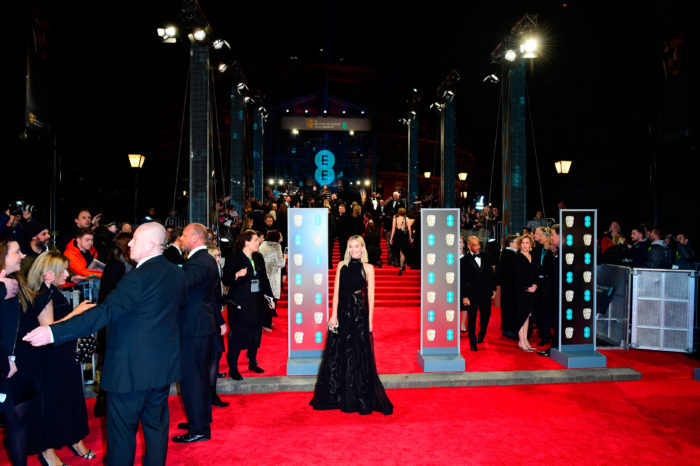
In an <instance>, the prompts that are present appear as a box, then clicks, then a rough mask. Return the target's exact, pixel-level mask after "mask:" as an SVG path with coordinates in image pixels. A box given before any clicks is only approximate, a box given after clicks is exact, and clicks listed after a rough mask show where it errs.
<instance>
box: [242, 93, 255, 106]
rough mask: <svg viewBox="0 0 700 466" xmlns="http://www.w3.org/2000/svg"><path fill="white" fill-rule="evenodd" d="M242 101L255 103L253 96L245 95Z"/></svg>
mask: <svg viewBox="0 0 700 466" xmlns="http://www.w3.org/2000/svg"><path fill="white" fill-rule="evenodd" d="M243 102H244V103H246V104H252V103H255V100H253V98H252V97H251V96H249V95H247V96H245V97H243Z"/></svg>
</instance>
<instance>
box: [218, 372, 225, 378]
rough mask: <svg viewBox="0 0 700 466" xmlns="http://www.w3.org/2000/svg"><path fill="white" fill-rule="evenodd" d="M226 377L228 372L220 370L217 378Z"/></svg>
mask: <svg viewBox="0 0 700 466" xmlns="http://www.w3.org/2000/svg"><path fill="white" fill-rule="evenodd" d="M224 377H226V372H219V373H218V374H216V378H217V379H223V378H224Z"/></svg>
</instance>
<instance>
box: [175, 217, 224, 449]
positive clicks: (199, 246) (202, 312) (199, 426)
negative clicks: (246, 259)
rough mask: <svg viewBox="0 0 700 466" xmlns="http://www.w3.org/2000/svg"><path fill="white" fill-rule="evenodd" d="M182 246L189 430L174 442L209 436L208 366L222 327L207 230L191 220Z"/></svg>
mask: <svg viewBox="0 0 700 466" xmlns="http://www.w3.org/2000/svg"><path fill="white" fill-rule="evenodd" d="M182 247H183V248H184V249H185V250H186V251H188V252H189V255H188V259H187V261H186V262H185V263H184V264H182V270H183V271H184V272H185V289H186V291H185V299H184V300H183V301H182V305H181V307H180V347H181V351H182V352H181V356H182V370H183V374H182V380H180V393H181V394H182V404H183V405H184V406H185V414H187V424H186V425H185V424H180V425H178V427H181V428H187V430H188V433H187V434H185V435H178V436H175V437H173V442H176V443H192V442H200V441H205V440H209V439H211V388H210V387H211V385H210V381H209V368H210V366H211V360H212V358H213V357H214V352H213V349H214V337H215V336H216V334H217V333H219V332H220V331H225V326H223V327H222V328H220V327H219V326H218V325H217V324H216V316H215V310H214V308H213V303H214V302H216V290H217V283H218V280H219V268H218V267H217V265H216V260H215V259H214V258H213V257H212V256H211V255H210V254H209V253H208V252H207V229H206V227H205V226H204V225H201V224H199V223H190V224H189V225H187V226H186V227H185V229H184V231H183V232H182Z"/></svg>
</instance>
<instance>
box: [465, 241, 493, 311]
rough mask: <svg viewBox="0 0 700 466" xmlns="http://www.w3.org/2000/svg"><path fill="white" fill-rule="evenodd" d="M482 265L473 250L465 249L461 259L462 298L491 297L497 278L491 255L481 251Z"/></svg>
mask: <svg viewBox="0 0 700 466" xmlns="http://www.w3.org/2000/svg"><path fill="white" fill-rule="evenodd" d="M479 257H480V258H481V267H479V265H478V264H477V263H476V260H475V259H474V257H473V256H472V253H471V251H465V255H464V258H462V260H461V261H460V281H461V293H460V294H461V298H469V300H470V301H471V300H472V299H477V300H478V299H485V298H486V297H489V298H490V297H491V294H493V292H494V291H495V290H496V279H495V277H494V273H493V266H492V263H491V257H490V256H489V255H488V254H484V253H481V252H480V253H479Z"/></svg>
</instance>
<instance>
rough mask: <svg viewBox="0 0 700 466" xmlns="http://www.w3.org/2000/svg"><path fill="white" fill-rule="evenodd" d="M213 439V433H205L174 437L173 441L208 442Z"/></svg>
mask: <svg viewBox="0 0 700 466" xmlns="http://www.w3.org/2000/svg"><path fill="white" fill-rule="evenodd" d="M207 440H211V435H204V434H185V435H178V436H176V437H173V442H175V443H194V442H206V441H207Z"/></svg>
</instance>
